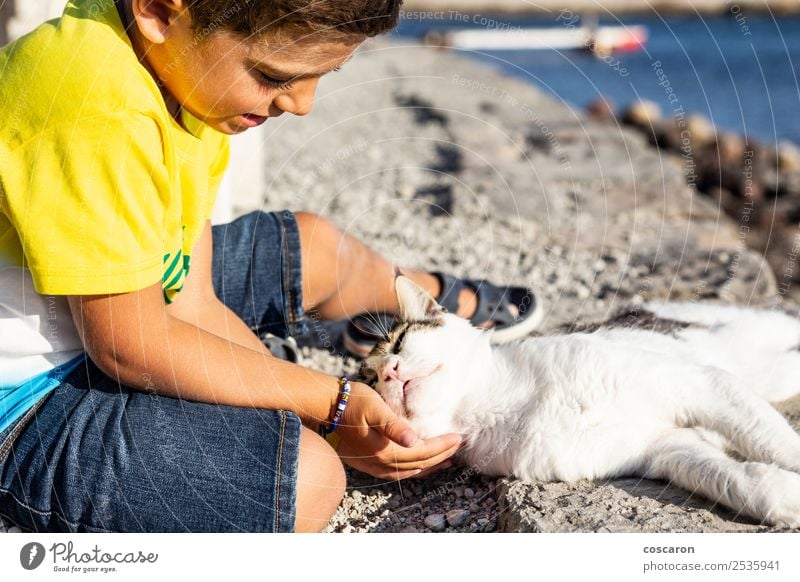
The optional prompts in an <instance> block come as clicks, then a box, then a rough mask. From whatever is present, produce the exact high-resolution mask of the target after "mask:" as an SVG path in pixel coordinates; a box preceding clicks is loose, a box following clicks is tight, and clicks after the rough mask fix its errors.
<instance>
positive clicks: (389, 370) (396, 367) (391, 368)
mask: <svg viewBox="0 0 800 582" xmlns="http://www.w3.org/2000/svg"><path fill="white" fill-rule="evenodd" d="M381 377H382V378H383V381H384V382H389V381H390V380H399V379H400V358H392V359H391V360H389V361H388V362H386V363H385V364H384V365H383V369H382V370H381Z"/></svg>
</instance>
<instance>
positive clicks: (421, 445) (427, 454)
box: [393, 433, 461, 462]
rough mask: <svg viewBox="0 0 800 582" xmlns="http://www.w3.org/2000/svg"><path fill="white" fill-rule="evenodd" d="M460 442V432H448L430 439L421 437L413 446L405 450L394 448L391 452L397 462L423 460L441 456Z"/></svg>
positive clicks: (456, 446)
mask: <svg viewBox="0 0 800 582" xmlns="http://www.w3.org/2000/svg"><path fill="white" fill-rule="evenodd" d="M460 444H461V435H460V434H456V433H448V434H443V435H441V436H438V437H434V438H430V439H421V440H419V441H418V442H417V444H416V445H414V446H413V447H411V448H409V449H406V450H396V451H393V453H394V455H395V457H396V459H397V461H398V462H407V461H423V460H430V459H433V458H435V457H438V456H441V455H442V453H444V452H450V449H453V448H454V447H455V448H456V450H458V446H459V445H460ZM450 454H452V452H450ZM447 456H450V455H447ZM445 458H446V457H445Z"/></svg>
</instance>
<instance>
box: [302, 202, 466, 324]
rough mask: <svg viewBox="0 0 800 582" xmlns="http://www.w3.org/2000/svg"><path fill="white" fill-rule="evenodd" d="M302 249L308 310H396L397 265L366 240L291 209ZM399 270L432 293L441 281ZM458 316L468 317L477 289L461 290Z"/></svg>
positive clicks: (337, 315) (324, 314) (338, 314)
mask: <svg viewBox="0 0 800 582" xmlns="http://www.w3.org/2000/svg"><path fill="white" fill-rule="evenodd" d="M295 218H296V219H297V224H298V227H299V229H300V239H301V241H302V244H301V247H302V253H303V298H304V305H305V309H306V310H312V309H313V310H314V311H315V312H316V313H318V314H319V316H320V317H321V318H322V319H329V320H333V319H344V318H346V317H352V316H354V315H357V314H358V313H363V312H388V313H395V312H396V311H397V298H396V297H395V292H394V278H395V265H393V264H392V263H391V262H389V261H387V260H386V259H385V258H383V257H382V256H381V255H379V254H378V253H376V252H375V251H373V250H371V249H370V248H369V247H367V246H366V245H365V244H364V243H362V242H361V241H359V240H358V239H356V238H355V237H352V236H350V235H348V234H346V233H343V232H341V231H340V230H339V229H338V228H336V227H335V226H334V225H333V224H331V223H330V222H329V221H327V220H325V219H324V218H322V217H320V216H317V215H315V214H310V213H307V212H298V213H296V214H295ZM403 274H404V275H405V276H407V277H409V278H411V279H412V280H413V281H414V282H416V283H417V284H418V285H420V286H421V287H423V288H424V289H425V290H427V291H428V292H429V293H430V294H431V295H432V296H434V297H436V296H438V295H439V293H440V292H441V289H440V284H439V280H438V279H437V278H436V277H434V276H433V275H431V274H429V273H426V272H424V271H415V270H411V269H403ZM458 305H459V309H458V312H457V315H460V316H462V317H470V316H471V315H472V314H473V313H474V312H475V309H476V307H477V302H476V297H475V294H474V293H472V292H471V291H468V290H466V289H463V290H462V291H461V293H460V294H459V302H458Z"/></svg>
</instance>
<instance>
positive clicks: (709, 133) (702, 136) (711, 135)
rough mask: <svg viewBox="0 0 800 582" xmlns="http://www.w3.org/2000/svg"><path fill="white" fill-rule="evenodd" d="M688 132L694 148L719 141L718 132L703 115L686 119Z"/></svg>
mask: <svg viewBox="0 0 800 582" xmlns="http://www.w3.org/2000/svg"><path fill="white" fill-rule="evenodd" d="M686 130H687V131H688V132H689V135H690V137H691V143H692V147H693V148H697V147H703V146H707V145H710V144H712V143H714V141H715V140H716V139H717V130H716V129H715V128H714V126H713V125H712V123H711V122H710V121H709V120H708V118H707V117H705V116H703V115H690V116H689V117H688V118H687V119H686Z"/></svg>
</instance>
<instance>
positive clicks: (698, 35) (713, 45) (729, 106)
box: [396, 5, 800, 143]
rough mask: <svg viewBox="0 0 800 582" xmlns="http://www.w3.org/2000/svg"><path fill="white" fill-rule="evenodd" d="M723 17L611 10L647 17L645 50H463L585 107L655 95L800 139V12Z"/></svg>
mask: <svg viewBox="0 0 800 582" xmlns="http://www.w3.org/2000/svg"><path fill="white" fill-rule="evenodd" d="M732 6H733V7H732V9H731V10H730V11H729V13H727V14H726V15H724V16H701V15H696V16H661V15H657V14H651V15H649V16H647V17H630V18H624V19H621V20H616V19H610V18H605V19H602V20H600V24H601V25H608V26H631V25H644V26H646V27H647V29H648V30H649V34H650V38H649V41H648V42H647V44H646V46H645V47H644V49H643V50H641V51H638V52H628V53H614V54H612V55H609V56H606V57H604V58H598V57H596V56H594V55H592V54H590V53H588V52H585V51H578V50H558V51H556V50H548V51H541V50H536V51H463V52H465V53H467V54H470V55H471V56H474V57H475V58H478V59H481V60H483V61H487V62H490V63H493V64H494V65H495V66H497V67H500V68H501V69H503V70H504V71H506V72H507V73H509V74H511V75H514V76H517V77H521V78H523V79H525V80H527V81H529V82H531V83H534V84H536V85H538V86H539V87H541V88H543V89H544V90H545V91H547V92H549V93H551V94H552V95H553V96H555V97H556V98H557V99H559V100H562V101H564V102H565V103H567V104H570V105H572V106H576V107H581V108H582V107H585V106H586V105H587V104H589V103H591V102H592V101H594V100H597V99H598V98H605V99H607V100H608V101H609V102H610V103H612V104H613V105H614V106H615V107H616V108H617V109H622V108H624V107H625V106H627V105H628V104H630V103H631V102H633V101H635V100H638V99H646V100H652V101H655V102H657V103H659V104H660V105H661V106H662V109H663V111H664V112H665V114H666V115H669V114H673V113H674V112H675V111H685V112H686V113H687V114H689V113H700V114H703V115H705V116H706V117H708V118H709V119H710V120H711V121H712V122H713V123H714V125H716V126H717V127H719V128H722V129H725V130H730V131H733V132H736V133H739V134H745V135H747V136H749V137H750V138H751V139H753V140H757V141H760V142H761V143H775V142H779V141H781V140H791V141H794V142H795V143H800V82H798V68H800V17H777V16H775V17H773V16H771V15H768V14H763V15H762V14H757V15H756V14H745V13H743V12H741V11H740V10H738V9H737V8H736V7H735V5H732ZM570 26H576V19H575V18H574V15H573V14H571V13H570V12H569V11H562V12H557V13H553V15H552V16H551V17H549V18H540V17H537V18H518V19H514V18H513V17H509V16H493V17H480V16H479V17H468V18H467V17H460V18H457V19H454V18H443V19H440V20H438V21H432V20H428V19H425V20H421V19H406V20H403V21H402V22H401V24H400V26H399V27H398V31H397V33H396V34H397V35H399V36H400V37H403V38H406V39H409V38H420V37H421V35H422V34H424V32H425V31H427V30H429V29H447V28H495V29H503V28H507V29H509V30H513V29H514V28H515V27H564V28H568V27H570Z"/></svg>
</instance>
